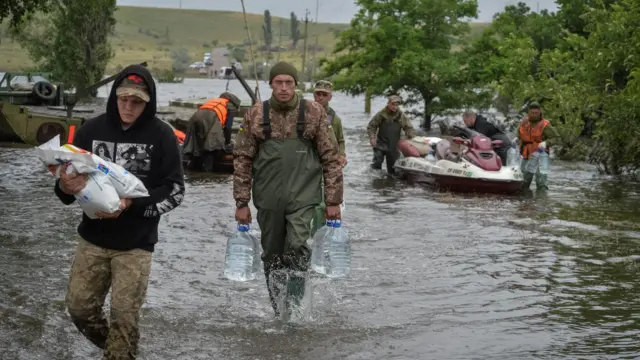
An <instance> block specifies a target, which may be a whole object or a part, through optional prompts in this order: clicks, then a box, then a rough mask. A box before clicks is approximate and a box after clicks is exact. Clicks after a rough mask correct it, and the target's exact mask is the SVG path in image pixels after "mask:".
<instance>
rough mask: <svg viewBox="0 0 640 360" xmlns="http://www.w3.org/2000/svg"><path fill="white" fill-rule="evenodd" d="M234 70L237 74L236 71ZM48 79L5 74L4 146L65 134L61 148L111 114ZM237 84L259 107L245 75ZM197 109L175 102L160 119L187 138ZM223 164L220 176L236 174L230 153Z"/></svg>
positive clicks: (0, 136)
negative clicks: (85, 126)
mask: <svg viewBox="0 0 640 360" xmlns="http://www.w3.org/2000/svg"><path fill="white" fill-rule="evenodd" d="M141 65H143V66H147V63H146V62H144V63H142V64H141ZM233 71H234V72H236V70H235V68H234V69H233ZM117 75H118V74H115V75H113V76H110V77H107V78H105V79H103V80H101V81H99V82H97V83H95V84H93V85H91V86H89V87H88V88H86V89H84V90H85V91H84V92H83V93H85V94H88V93H91V92H94V91H96V90H97V89H98V88H100V87H101V86H103V85H106V84H108V83H110V82H112V81H113V80H114V79H115V78H116V77H117ZM48 77H49V74H47V73H15V72H14V73H5V74H4V76H3V77H2V79H1V80H0V143H3V144H7V143H9V144H15V143H19V144H20V143H21V144H27V145H33V146H38V145H41V144H43V143H45V142H47V141H49V140H50V139H52V138H53V137H55V136H56V135H60V140H61V143H62V144H66V143H70V142H72V141H73V136H74V133H75V131H77V129H78V128H79V127H81V126H82V125H83V124H84V122H85V121H86V120H88V119H91V118H94V117H96V116H98V115H100V114H102V113H104V112H105V111H106V99H93V100H92V101H91V102H90V103H82V104H81V106H76V104H77V103H78V101H79V100H80V98H79V96H77V95H76V94H72V93H69V92H67V91H65V89H64V86H63V84H60V83H52V82H51V81H49V80H48ZM237 79H238V80H240V82H241V83H242V85H243V87H244V89H245V90H246V91H247V93H248V94H249V96H250V97H251V100H252V104H254V103H255V102H256V101H257V100H256V95H255V94H254V92H253V91H252V90H251V88H250V87H249V85H248V84H247V83H246V81H245V80H244V79H243V78H242V77H241V76H238V77H237ZM217 95H218V94H217ZM212 97H213V96H212ZM202 102H204V100H203V101H202ZM183 105H184V106H183ZM197 107H199V104H198V102H197V101H196V102H187V103H183V102H171V105H170V106H168V107H159V108H158V111H157V116H158V118H160V119H162V120H164V121H166V122H167V123H168V124H169V125H171V127H172V128H173V129H174V132H176V135H177V136H178V137H179V138H180V137H181V136H180V133H181V132H182V139H183V138H184V132H186V131H187V125H188V120H189V118H190V117H191V116H192V115H193V113H194V112H195V110H196V108H197ZM249 107H250V105H248V104H243V106H242V109H241V111H240V112H239V114H238V115H237V116H236V118H235V119H234V124H233V132H234V133H237V131H238V130H239V128H240V124H241V122H242V117H243V116H244V113H245V112H246V110H247V109H248V108H249ZM176 130H178V131H176ZM218 161H219V162H220V166H218V167H216V169H219V171H220V172H223V173H228V172H232V171H233V170H232V169H233V156H232V155H231V154H226V155H225V156H221V157H220V159H219V160H218ZM215 172H218V170H215Z"/></svg>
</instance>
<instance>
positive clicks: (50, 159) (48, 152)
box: [36, 136, 149, 219]
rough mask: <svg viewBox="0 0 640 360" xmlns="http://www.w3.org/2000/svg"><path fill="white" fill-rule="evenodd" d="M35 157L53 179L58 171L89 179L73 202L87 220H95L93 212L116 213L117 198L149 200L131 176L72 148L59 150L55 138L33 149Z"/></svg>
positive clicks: (96, 157)
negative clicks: (75, 202)
mask: <svg viewBox="0 0 640 360" xmlns="http://www.w3.org/2000/svg"><path fill="white" fill-rule="evenodd" d="M36 153H37V154H38V157H39V158H40V160H41V161H42V162H43V163H44V164H45V165H47V167H48V168H49V170H50V171H51V173H52V174H53V175H54V176H55V177H56V178H59V177H60V172H61V171H66V173H71V172H73V171H75V172H78V173H80V174H88V175H89V179H88V181H87V185H86V186H85V188H84V189H82V191H80V192H79V193H77V194H76V195H75V198H76V200H77V201H78V204H80V207H81V208H82V210H83V211H84V212H85V214H87V216H88V217H89V218H90V219H97V218H98V217H97V216H96V212H105V213H113V212H116V211H118V210H120V199H121V198H138V197H145V196H149V193H148V192H147V189H146V188H145V187H144V184H142V182H141V181H140V179H138V178H136V177H135V176H134V175H133V174H131V173H129V172H127V171H126V170H125V169H124V168H122V167H121V166H119V165H117V164H114V163H112V162H110V161H105V160H102V159H101V158H100V157H99V156H96V155H93V154H91V153H89V152H86V151H84V150H82V149H80V148H77V147H75V146H73V145H64V146H63V147H60V137H59V136H56V137H54V138H53V139H51V140H49V141H48V142H47V143H45V144H43V145H41V146H40V147H38V148H36Z"/></svg>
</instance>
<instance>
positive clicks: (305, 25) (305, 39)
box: [302, 9, 309, 82]
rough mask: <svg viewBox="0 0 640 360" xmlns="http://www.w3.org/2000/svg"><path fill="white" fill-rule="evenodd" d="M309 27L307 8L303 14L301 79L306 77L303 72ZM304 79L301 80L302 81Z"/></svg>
mask: <svg viewBox="0 0 640 360" xmlns="http://www.w3.org/2000/svg"><path fill="white" fill-rule="evenodd" d="M308 28H309V9H305V14H304V45H303V46H304V48H303V49H302V76H303V78H302V79H306V77H307V76H306V73H305V72H304V68H305V64H306V62H307V29H308ZM304 81H305V80H303V82H304Z"/></svg>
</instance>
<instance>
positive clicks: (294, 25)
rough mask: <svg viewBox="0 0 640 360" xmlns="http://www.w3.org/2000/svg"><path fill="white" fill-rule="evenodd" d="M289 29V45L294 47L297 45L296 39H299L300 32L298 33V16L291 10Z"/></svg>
mask: <svg viewBox="0 0 640 360" xmlns="http://www.w3.org/2000/svg"><path fill="white" fill-rule="evenodd" d="M290 22H291V29H290V32H291V34H290V35H289V36H290V37H291V47H292V48H294V49H295V48H296V46H298V41H300V38H301V37H302V36H301V33H300V20H298V17H297V16H296V13H294V12H293V11H292V12H291V21H290Z"/></svg>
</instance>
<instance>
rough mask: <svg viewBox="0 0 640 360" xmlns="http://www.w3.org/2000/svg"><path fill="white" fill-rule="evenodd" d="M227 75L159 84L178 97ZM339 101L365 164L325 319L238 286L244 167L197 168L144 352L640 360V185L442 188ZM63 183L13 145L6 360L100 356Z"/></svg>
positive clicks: (155, 294) (324, 287)
mask: <svg viewBox="0 0 640 360" xmlns="http://www.w3.org/2000/svg"><path fill="white" fill-rule="evenodd" d="M226 84H227V83H226V81H221V80H204V79H186V80H185V82H184V83H183V84H158V94H159V101H160V102H161V104H160V105H166V104H167V103H168V101H169V100H172V99H175V98H188V97H192V96H203V95H205V94H208V95H210V96H212V97H213V96H217V95H219V94H220V92H222V91H224V90H225V85H226ZM249 84H250V85H251V86H255V82H253V81H251V82H250V83H249ZM229 86H230V90H231V91H233V92H235V93H236V94H238V95H239V96H240V97H242V98H244V99H248V96H247V95H246V94H245V92H244V91H243V90H242V88H241V86H240V84H239V83H238V82H237V81H232V82H231V83H230V84H229ZM260 87H261V94H262V97H263V99H264V98H266V97H268V96H269V88H268V85H267V84H266V83H264V82H263V83H261V84H260ZM108 90H109V88H108V87H107V88H102V89H101V90H100V94H101V96H106V94H107V91H108ZM305 96H306V98H309V99H310V98H311V97H312V95H311V94H306V95H305ZM384 104H385V103H384V99H376V100H374V102H373V106H372V108H373V110H374V111H377V110H378V109H380V108H382V107H383V106H384ZM332 107H333V108H335V109H336V111H337V112H338V113H339V114H340V116H341V117H342V119H343V126H344V128H345V138H346V142H347V156H348V160H349V165H348V166H347V167H346V168H345V199H346V212H345V220H344V226H345V228H347V229H348V231H349V233H350V235H351V239H352V247H353V263H352V264H353V265H352V266H353V269H352V272H351V275H350V277H349V278H348V279H346V280H335V281H330V282H327V281H318V282H317V284H316V286H315V291H314V293H313V298H312V300H313V301H312V308H311V318H310V319H307V320H306V321H304V322H302V323H300V324H297V325H296V326H295V327H294V328H293V329H282V328H280V327H278V326H276V324H275V322H274V320H273V319H272V316H273V315H272V310H271V306H270V304H269V301H268V295H267V290H266V287H265V285H264V284H265V281H264V276H262V275H260V276H259V277H258V278H257V279H256V280H255V281H252V282H249V283H245V284H238V283H232V282H230V281H227V280H225V279H223V278H222V270H223V263H224V254H225V245H226V240H227V237H228V236H229V235H230V234H231V233H232V231H233V229H234V225H235V224H234V218H233V216H234V209H235V203H234V201H233V199H232V184H231V176H216V175H203V174H187V189H186V195H185V199H184V202H183V204H182V206H180V207H179V208H177V209H176V210H174V211H172V212H170V213H169V214H168V215H165V216H163V218H162V220H161V225H160V230H161V234H160V242H159V244H158V246H157V247H156V251H155V253H154V258H153V259H154V260H153V261H154V262H153V266H152V273H151V280H150V283H149V290H148V298H147V303H146V305H145V306H144V308H143V311H142V319H141V333H142V339H141V343H140V347H141V354H140V356H139V358H140V359H144V360H161V359H162V360H165V359H174V360H182V359H185V360H186V359H193V360H195V359H230V360H231V359H238V360H245V359H247V360H254V359H260V360H269V359H299V360H305V359H314V360H321V359H327V360H330V359H368V360H372V359H385V360H392V359H533V358H535V359H567V358H571V359H578V358H579V359H613V358H618V359H622V358H624V359H632V358H639V357H640V341H639V339H640V276H638V274H639V270H640V201H639V198H640V185H638V184H625V185H619V184H617V183H616V181H615V180H613V179H609V178H604V177H602V176H599V175H597V173H596V171H595V169H594V168H593V167H591V166H589V165H587V164H582V163H561V162H554V161H552V167H551V173H550V175H549V182H550V190H549V191H548V192H546V193H537V194H536V192H535V190H534V191H533V194H525V195H522V196H512V197H501V196H487V195H459V194H454V193H444V192H434V191H433V190H431V189H429V188H425V187H422V186H416V185H410V184H408V183H406V182H404V181H401V180H396V179H392V178H388V177H387V176H386V175H385V173H381V172H374V171H372V170H370V169H369V162H370V160H371V148H370V146H369V144H368V141H367V140H366V136H365V134H364V132H365V130H364V129H365V127H366V124H367V122H368V120H369V118H370V117H369V116H368V115H366V114H364V113H363V99H362V98H360V97H356V98H352V97H348V96H345V95H342V94H335V95H334V98H333V101H332ZM414 126H416V127H417V126H418V122H417V120H416V121H415V122H414ZM53 183H54V180H53V178H52V177H51V175H49V174H48V173H47V171H45V169H44V167H43V166H42V164H41V163H40V161H39V160H38V158H37V157H36V155H35V154H34V152H33V150H32V149H28V148H0V203H1V204H2V206H0V219H1V220H0V359H2V360H32V359H33V360H35V359H42V360H76V359H77V360H81V359H82V360H86V359H99V358H100V353H99V351H98V349H96V348H95V347H94V346H93V345H92V344H91V343H90V342H89V341H87V340H86V339H85V338H84V337H83V336H82V335H81V334H80V333H79V332H78V331H77V330H76V328H75V326H74V325H73V324H72V322H71V321H70V319H69V316H68V314H67V313H66V309H65V307H64V296H65V291H66V286H67V280H68V275H69V269H70V266H71V261H72V258H73V253H74V250H75V244H76V241H77V238H78V235H77V233H76V227H77V225H78V223H79V221H80V215H81V210H80V208H79V207H78V206H77V205H76V204H73V205H71V206H68V207H66V206H64V205H62V203H60V201H59V200H58V199H57V198H56V197H55V195H54V193H53ZM252 211H253V214H255V208H253V210H252ZM254 226H257V225H256V224H255V221H254ZM107 304H108V301H107Z"/></svg>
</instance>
